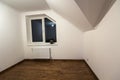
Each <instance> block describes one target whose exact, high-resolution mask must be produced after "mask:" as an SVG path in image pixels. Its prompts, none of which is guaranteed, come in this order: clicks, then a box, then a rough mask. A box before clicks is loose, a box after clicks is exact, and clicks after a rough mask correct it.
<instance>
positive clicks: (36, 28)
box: [31, 19, 43, 42]
mask: <svg viewBox="0 0 120 80" xmlns="http://www.w3.org/2000/svg"><path fill="white" fill-rule="evenodd" d="M31 27H32V42H43V36H42V19H36V20H31Z"/></svg>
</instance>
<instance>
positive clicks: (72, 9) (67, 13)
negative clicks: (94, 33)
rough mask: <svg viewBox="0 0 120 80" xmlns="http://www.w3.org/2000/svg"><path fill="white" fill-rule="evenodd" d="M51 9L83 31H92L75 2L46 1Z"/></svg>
mask: <svg viewBox="0 0 120 80" xmlns="http://www.w3.org/2000/svg"><path fill="white" fill-rule="evenodd" d="M46 1H47V3H48V5H49V6H50V8H51V9H53V10H54V11H56V12H57V13H58V14H60V15H61V16H63V17H64V18H66V19H67V20H68V21H70V22H71V23H73V24H74V25H75V26H77V27H78V28H80V29H81V30H83V31H84V30H88V29H91V28H92V27H91V25H90V24H89V22H88V21H87V19H86V17H85V16H84V14H83V13H82V11H81V10H80V8H79V7H78V5H77V4H76V3H75V1H74V0H46Z"/></svg>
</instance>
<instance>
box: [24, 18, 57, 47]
mask: <svg viewBox="0 0 120 80" xmlns="http://www.w3.org/2000/svg"><path fill="white" fill-rule="evenodd" d="M45 18H48V19H50V20H51V21H53V22H54V23H55V24H56V22H55V21H54V20H52V19H51V18H49V17H47V16H39V17H38V16H32V17H28V18H27V19H26V20H27V29H28V28H29V29H28V30H27V31H28V32H27V42H28V45H40V46H44V45H45V46H46V45H53V46H54V45H57V42H55V43H54V44H50V43H47V42H46V41H45V21H44V19H45ZM36 19H41V20H42V36H43V42H33V41H32V24H31V21H32V20H36ZM28 34H29V35H28ZM28 36H29V38H28ZM56 40H57V27H56Z"/></svg>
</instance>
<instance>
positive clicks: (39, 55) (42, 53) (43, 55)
mask: <svg viewBox="0 0 120 80" xmlns="http://www.w3.org/2000/svg"><path fill="white" fill-rule="evenodd" d="M32 54H33V58H34V59H51V50H50V48H32Z"/></svg>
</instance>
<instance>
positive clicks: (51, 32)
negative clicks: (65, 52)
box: [44, 18, 56, 42]
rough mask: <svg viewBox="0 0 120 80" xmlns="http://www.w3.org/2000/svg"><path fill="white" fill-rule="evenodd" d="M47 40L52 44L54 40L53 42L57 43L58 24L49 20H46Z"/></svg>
mask: <svg viewBox="0 0 120 80" xmlns="http://www.w3.org/2000/svg"><path fill="white" fill-rule="evenodd" d="M44 21H45V38H46V40H45V41H46V42H50V41H51V40H53V42H56V24H55V23H54V22H52V21H51V20H49V19H48V18H45V20H44Z"/></svg>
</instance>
